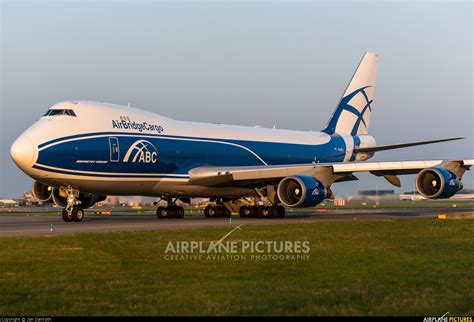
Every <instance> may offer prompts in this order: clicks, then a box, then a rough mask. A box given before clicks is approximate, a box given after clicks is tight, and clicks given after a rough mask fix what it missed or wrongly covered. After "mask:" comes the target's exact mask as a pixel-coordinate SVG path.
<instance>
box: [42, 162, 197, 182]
mask: <svg viewBox="0 0 474 322" xmlns="http://www.w3.org/2000/svg"><path fill="white" fill-rule="evenodd" d="M33 168H35V169H38V170H43V171H48V172H54V173H61V174H70V175H75V176H84V177H104V178H121V179H125V178H154V179H156V178H160V179H163V178H170V179H189V177H183V176H177V175H173V174H169V175H144V174H140V173H137V174H133V175H123V174H102V173H100V174H99V173H78V172H75V171H73V170H60V169H51V168H45V167H43V166H41V165H39V164H35V165H33Z"/></svg>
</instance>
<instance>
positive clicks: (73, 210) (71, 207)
mask: <svg viewBox="0 0 474 322" xmlns="http://www.w3.org/2000/svg"><path fill="white" fill-rule="evenodd" d="M61 189H63V188H61ZM62 193H64V194H66V196H67V199H66V200H67V205H66V207H65V208H64V209H63V212H62V217H63V221H65V222H71V221H75V222H80V221H82V220H83V219H84V209H83V208H82V207H81V206H80V203H81V202H80V201H79V200H77V196H78V195H79V191H77V190H74V189H73V188H71V187H67V188H66V189H64V190H62Z"/></svg>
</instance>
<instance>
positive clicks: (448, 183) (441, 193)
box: [416, 168, 462, 199]
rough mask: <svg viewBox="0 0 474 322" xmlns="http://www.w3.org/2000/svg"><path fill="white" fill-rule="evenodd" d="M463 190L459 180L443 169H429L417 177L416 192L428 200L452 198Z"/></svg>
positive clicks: (422, 171)
mask: <svg viewBox="0 0 474 322" xmlns="http://www.w3.org/2000/svg"><path fill="white" fill-rule="evenodd" d="M461 189H462V184H461V182H460V181H459V178H458V177H457V176H456V175H455V174H453V173H452V172H451V171H449V170H446V169H443V168H427V169H423V170H421V171H420V173H418V175H417V177H416V190H417V191H418V192H419V193H420V194H421V195H422V196H423V197H425V198H428V199H444V198H449V197H452V196H454V195H455V194H456V192H458V191H459V190H461Z"/></svg>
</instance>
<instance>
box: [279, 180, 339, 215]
mask: <svg viewBox="0 0 474 322" xmlns="http://www.w3.org/2000/svg"><path fill="white" fill-rule="evenodd" d="M277 194H278V199H280V201H281V203H283V204H284V205H285V206H287V207H292V208H294V207H311V206H316V205H317V204H319V203H320V202H321V201H323V200H324V199H326V198H328V197H330V196H331V195H332V192H331V190H330V189H329V188H326V187H325V186H324V185H323V184H322V182H321V181H319V180H317V179H316V178H314V177H310V176H304V175H294V176H289V177H286V178H283V180H281V181H280V183H279V184H278V187H277Z"/></svg>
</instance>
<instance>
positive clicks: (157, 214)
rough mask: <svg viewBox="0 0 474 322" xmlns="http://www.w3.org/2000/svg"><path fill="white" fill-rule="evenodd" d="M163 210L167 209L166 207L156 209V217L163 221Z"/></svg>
mask: <svg viewBox="0 0 474 322" xmlns="http://www.w3.org/2000/svg"><path fill="white" fill-rule="evenodd" d="M163 209H165V207H163V206H159V207H158V208H156V217H157V218H158V219H163V218H164V217H163V214H162V212H163Z"/></svg>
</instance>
